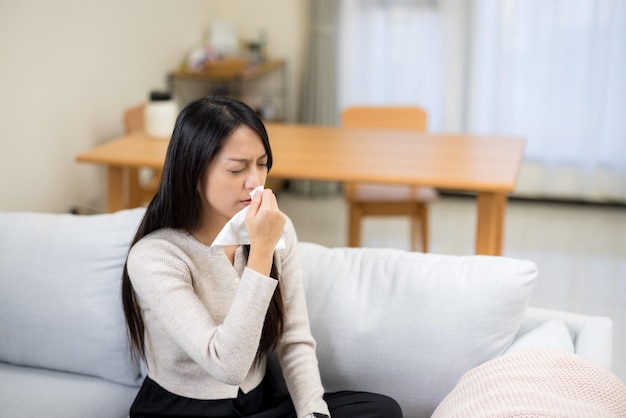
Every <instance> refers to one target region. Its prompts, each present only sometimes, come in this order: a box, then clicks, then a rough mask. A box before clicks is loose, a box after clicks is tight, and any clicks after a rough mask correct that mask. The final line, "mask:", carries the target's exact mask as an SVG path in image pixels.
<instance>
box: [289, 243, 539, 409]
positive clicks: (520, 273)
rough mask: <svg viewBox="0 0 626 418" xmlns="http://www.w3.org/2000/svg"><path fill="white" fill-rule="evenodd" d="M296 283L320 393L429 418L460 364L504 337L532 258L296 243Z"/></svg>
mask: <svg viewBox="0 0 626 418" xmlns="http://www.w3.org/2000/svg"><path fill="white" fill-rule="evenodd" d="M299 251H300V257H301V259H302V265H303V274H304V286H305V292H306V299H307V305H308V310H309V316H310V320H311V328H312V332H313V335H314V337H315V338H316V340H317V343H318V348H317V353H318V358H319V362H320V371H321V374H322V380H323V383H324V388H325V390H326V391H337V390H367V391H373V392H377V393H383V394H386V395H389V396H391V397H393V398H394V399H396V400H397V401H398V402H399V403H400V405H401V407H402V409H403V411H404V415H405V416H407V417H418V416H430V415H431V414H432V412H433V411H434V410H435V408H436V407H437V405H438V404H439V402H441V400H442V399H443V398H444V397H445V396H446V395H447V394H448V392H450V391H451V390H452V389H453V388H454V386H455V384H456V383H457V381H458V380H459V379H460V378H461V376H462V375H463V374H464V373H465V372H467V371H468V370H470V369H472V368H473V367H476V366H477V365H479V364H482V363H484V362H485V361H488V360H490V359H493V358H495V357H497V356H499V355H501V354H502V353H503V352H504V351H505V350H506V348H507V347H509V345H510V344H511V342H512V341H513V338H514V336H515V334H516V333H517V331H518V328H519V326H520V323H521V321H522V317H523V315H524V312H525V310H526V307H527V304H528V300H529V297H530V294H531V290H532V287H533V284H534V281H535V278H536V275H537V267H536V266H535V264H534V263H532V262H529V261H524V260H516V259H511V258H505V257H489V256H446V255H434V254H421V253H411V252H406V251H401V250H393V249H368V248H359V249H355V248H334V249H330V248H326V247H322V246H319V245H315V244H310V243H300V246H299Z"/></svg>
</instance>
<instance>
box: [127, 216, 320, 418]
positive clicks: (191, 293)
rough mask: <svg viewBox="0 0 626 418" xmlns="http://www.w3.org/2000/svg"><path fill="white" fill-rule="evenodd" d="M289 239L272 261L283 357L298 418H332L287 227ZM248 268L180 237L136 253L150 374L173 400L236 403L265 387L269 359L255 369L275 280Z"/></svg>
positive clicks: (132, 265)
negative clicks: (318, 416) (314, 417)
mask: <svg viewBox="0 0 626 418" xmlns="http://www.w3.org/2000/svg"><path fill="white" fill-rule="evenodd" d="M285 235H286V239H285V243H286V248H285V249H284V250H280V251H276V252H275V253H274V260H275V263H276V265H277V268H278V271H279V274H280V286H282V287H281V292H282V296H283V302H284V307H285V324H284V333H283V337H282V339H281V341H280V342H279V344H278V347H277V354H278V358H279V361H280V364H281V367H282V369H283V374H284V376H285V381H286V383H287V386H288V388H289V392H290V395H291V397H292V400H293V402H294V405H295V407H296V411H297V414H298V416H305V415H307V414H310V413H312V412H322V413H326V414H328V407H327V406H326V403H325V402H324V400H323V399H322V395H323V392H324V390H323V388H322V384H321V378H320V374H319V369H318V363H317V358H316V355H315V341H314V339H313V337H312V336H311V332H310V328H309V320H308V316H307V310H306V302H305V298H304V290H303V285H302V274H301V268H300V262H299V260H298V255H297V238H296V234H295V231H294V229H293V225H292V224H291V222H288V223H287V226H286V234H285ZM245 262H246V261H245V259H244V254H243V248H241V247H240V248H239V249H237V252H236V254H235V261H234V265H233V264H231V263H230V261H229V260H228V257H227V256H226V254H225V253H224V251H223V249H221V248H217V249H216V248H210V247H208V246H206V245H205V244H203V243H201V242H199V241H197V240H196V239H195V238H194V237H193V236H192V235H191V234H189V233H188V232H186V231H181V230H174V229H162V230H158V231H155V232H153V233H151V234H149V235H147V236H146V237H144V238H143V239H141V240H140V241H139V242H138V243H137V244H135V245H134V246H133V248H132V249H131V251H130V253H129V256H128V273H129V276H130V279H131V282H132V284H133V288H134V289H135V292H136V294H137V297H138V301H139V304H140V306H141V310H142V314H143V319H144V323H145V328H146V331H145V338H146V354H147V363H148V375H149V376H150V378H151V379H153V380H154V381H156V382H157V383H158V384H159V385H161V386H162V387H164V388H165V389H167V390H168V391H170V392H172V393H174V394H177V395H180V396H184V397H188V398H194V399H226V398H235V397H236V396H237V393H238V390H239V388H241V390H242V391H243V392H244V393H248V392H249V391H250V390H252V389H254V388H255V387H256V386H257V385H259V383H260V382H261V380H262V379H263V376H264V374H265V369H266V361H265V359H263V361H262V362H261V364H260V365H259V366H258V367H252V364H253V361H254V357H255V354H256V351H257V347H258V342H259V340H260V337H261V331H262V328H263V321H264V319H265V313H266V311H267V308H268V306H269V303H270V300H271V298H272V294H273V293H274V289H275V288H276V286H277V285H278V281H276V280H274V279H272V278H270V277H267V276H264V275H262V274H260V273H257V272H256V271H254V270H252V269H249V268H247V267H246V266H245Z"/></svg>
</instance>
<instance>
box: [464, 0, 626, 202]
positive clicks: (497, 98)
mask: <svg viewBox="0 0 626 418" xmlns="http://www.w3.org/2000/svg"><path fill="white" fill-rule="evenodd" d="M474 6H475V7H474V10H473V16H472V22H473V25H472V34H473V37H472V39H471V49H472V54H471V64H470V74H471V76H470V79H469V85H468V87H469V90H468V91H469V95H468V107H467V112H466V115H467V130H468V131H469V132H472V133H479V134H504V135H517V136H522V137H524V138H527V146H526V164H525V166H524V168H523V170H522V173H521V178H520V184H519V186H518V190H519V191H520V193H526V194H537V195H548V196H558V197H570V198H584V199H602V200H626V117H625V115H626V2H624V1H623V0H541V1H538V0H505V1H503V0H475V2H474Z"/></svg>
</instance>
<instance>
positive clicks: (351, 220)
mask: <svg viewBox="0 0 626 418" xmlns="http://www.w3.org/2000/svg"><path fill="white" fill-rule="evenodd" d="M348 205H349V212H348V246H349V247H360V246H361V217H362V216H363V211H362V209H361V207H360V206H359V205H358V204H355V203H352V202H348Z"/></svg>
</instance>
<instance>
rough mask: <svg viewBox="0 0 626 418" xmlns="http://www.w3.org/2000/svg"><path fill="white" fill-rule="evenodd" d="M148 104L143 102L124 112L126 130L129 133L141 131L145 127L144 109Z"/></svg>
mask: <svg viewBox="0 0 626 418" xmlns="http://www.w3.org/2000/svg"><path fill="white" fill-rule="evenodd" d="M145 108H146V104H145V103H142V104H139V105H137V106H133V107H131V108H128V109H126V111H125V112H124V132H126V133H127V134H129V133H132V132H141V131H143V128H144V117H143V114H144V109H145Z"/></svg>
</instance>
